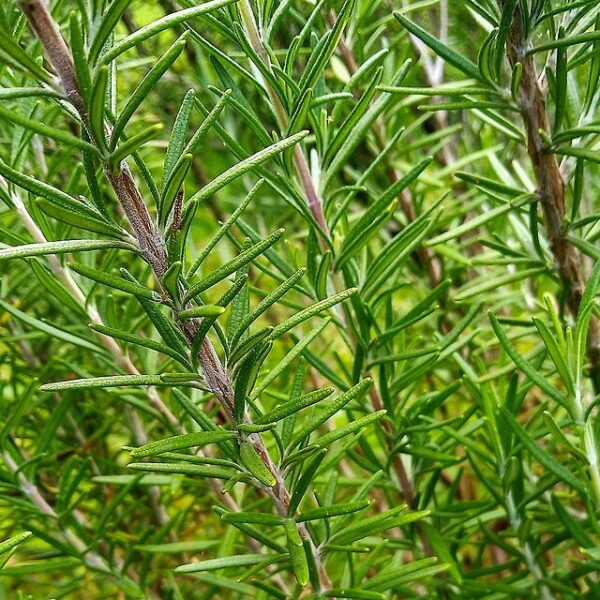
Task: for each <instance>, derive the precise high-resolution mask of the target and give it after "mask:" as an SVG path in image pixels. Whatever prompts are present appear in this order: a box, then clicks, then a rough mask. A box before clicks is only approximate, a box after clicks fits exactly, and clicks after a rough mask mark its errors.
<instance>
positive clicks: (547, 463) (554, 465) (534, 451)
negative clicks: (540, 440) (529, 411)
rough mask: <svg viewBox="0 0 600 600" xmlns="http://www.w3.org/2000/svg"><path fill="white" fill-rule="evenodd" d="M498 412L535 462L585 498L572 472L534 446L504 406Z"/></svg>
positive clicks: (578, 481)
mask: <svg viewBox="0 0 600 600" xmlns="http://www.w3.org/2000/svg"><path fill="white" fill-rule="evenodd" d="M499 411H500V415H501V416H502V418H503V419H504V422H505V423H506V425H507V426H508V427H509V428H510V430H511V431H512V432H513V434H514V435H515V437H516V438H517V439H518V440H519V442H521V444H522V445H523V447H524V448H525V450H527V452H529V454H531V456H532V457H533V458H534V459H535V460H537V461H538V462H539V463H540V464H541V465H542V466H543V467H544V468H545V469H547V470H548V471H550V473H552V474H553V475H555V476H556V477H557V478H558V479H559V480H560V481H564V482H565V483H566V484H568V485H570V486H571V487H572V488H573V489H574V490H576V491H577V492H579V494H581V497H582V498H583V497H585V496H586V490H585V488H584V487H583V485H582V483H581V481H580V480H579V479H578V478H577V477H575V475H574V474H573V472H572V471H570V470H569V469H567V468H566V467H564V466H563V465H561V464H560V463H559V462H558V461H557V460H556V459H555V458H554V457H553V456H552V455H551V454H549V453H548V452H546V450H544V449H543V448H542V447H541V446H539V445H538V444H536V443H535V442H534V441H533V439H532V438H531V436H530V435H529V434H528V433H527V432H526V431H525V429H523V427H521V425H519V423H518V422H517V420H516V419H515V418H514V417H513V416H512V414H511V413H510V412H509V411H508V410H507V409H506V408H505V407H504V406H500V407H499Z"/></svg>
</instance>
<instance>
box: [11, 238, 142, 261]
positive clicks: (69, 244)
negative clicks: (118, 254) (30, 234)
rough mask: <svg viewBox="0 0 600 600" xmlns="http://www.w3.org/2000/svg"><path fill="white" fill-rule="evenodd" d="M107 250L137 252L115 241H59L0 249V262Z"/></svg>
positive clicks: (129, 246)
mask: <svg viewBox="0 0 600 600" xmlns="http://www.w3.org/2000/svg"><path fill="white" fill-rule="evenodd" d="M107 248H120V249H123V250H132V251H134V252H136V251H137V249H136V248H135V246H133V245H131V244H128V243H127V242H120V241H117V240H61V241H59V242H45V243H40V244H25V245H23V246H10V247H8V248H2V249H1V250H0V260H9V259H13V258H31V257H32V256H45V255H47V254H66V253H70V252H89V251H90V250H104V249H107Z"/></svg>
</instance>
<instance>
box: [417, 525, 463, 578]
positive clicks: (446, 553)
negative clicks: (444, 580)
mask: <svg viewBox="0 0 600 600" xmlns="http://www.w3.org/2000/svg"><path fill="white" fill-rule="evenodd" d="M420 527H421V529H422V530H423V532H424V533H425V535H426V536H427V540H428V541H429V543H430V544H431V547H432V548H433V551H434V552H435V553H436V554H437V556H438V558H439V559H440V561H441V562H442V563H445V564H446V565H448V571H449V572H450V575H452V578H453V579H454V581H455V582H456V583H457V584H458V585H461V584H462V582H463V577H462V574H461V572H460V567H459V566H458V563H457V562H456V560H455V559H454V557H453V556H452V553H451V551H450V548H449V547H448V544H447V543H446V540H445V539H444V535H443V532H442V531H440V530H439V529H437V528H436V527H434V526H433V525H430V524H429V523H426V522H423V523H421V524H420Z"/></svg>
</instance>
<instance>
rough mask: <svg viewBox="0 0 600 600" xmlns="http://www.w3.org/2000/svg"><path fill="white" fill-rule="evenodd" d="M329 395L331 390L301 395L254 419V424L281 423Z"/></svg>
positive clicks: (331, 392)
mask: <svg viewBox="0 0 600 600" xmlns="http://www.w3.org/2000/svg"><path fill="white" fill-rule="evenodd" d="M331 394H333V388H323V389H321V390H315V391H314V392H309V393H307V394H303V395H302V396H299V397H298V398H293V399H292V400H290V401H288V402H285V403H284V404H281V405H280V406H277V407H276V408H274V409H273V410H271V411H270V412H268V413H267V414H265V415H263V416H262V417H259V418H258V419H255V420H254V422H255V423H256V424H257V425H261V424H265V423H276V422H277V421H281V420H282V419H285V418H286V417H289V416H290V415H293V414H296V413H297V412H299V411H301V410H302V409H304V408H307V407H309V406H312V405H313V404H316V403H317V402H320V401H321V400H324V399H325V398H328V397H329V396H331Z"/></svg>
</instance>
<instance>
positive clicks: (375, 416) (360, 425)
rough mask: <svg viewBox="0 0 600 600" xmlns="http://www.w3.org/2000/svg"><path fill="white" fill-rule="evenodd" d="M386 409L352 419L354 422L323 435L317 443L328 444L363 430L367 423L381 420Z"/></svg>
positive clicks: (323, 445)
mask: <svg viewBox="0 0 600 600" xmlns="http://www.w3.org/2000/svg"><path fill="white" fill-rule="evenodd" d="M386 413H387V411H386V410H379V411H377V412H374V413H371V414H370V415H365V416H364V417H361V418H360V419H357V420H356V421H352V423H348V424H347V425H344V426H343V427H340V428H339V429H334V430H333V431H330V432H329V433H326V434H325V435H323V436H321V437H320V438H319V439H318V441H317V445H319V446H321V447H323V448H324V447H325V446H328V445H329V444H333V442H336V441H337V440H339V439H341V438H343V437H344V436H347V435H350V434H351V433H355V432H356V431H362V430H363V429H364V428H365V427H367V425H370V424H371V423H374V422H375V421H379V420H380V419H382V418H383V417H384V416H385V415H386Z"/></svg>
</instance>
